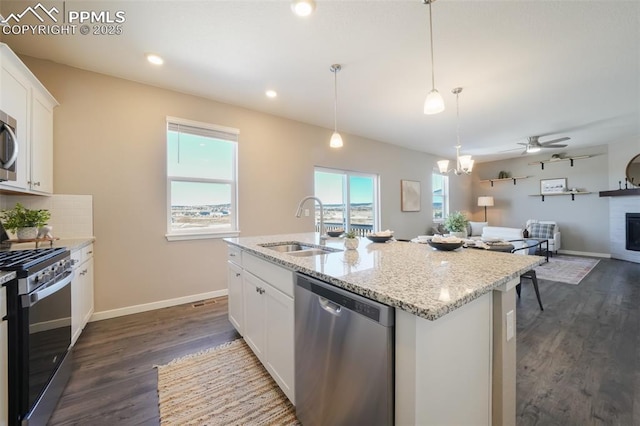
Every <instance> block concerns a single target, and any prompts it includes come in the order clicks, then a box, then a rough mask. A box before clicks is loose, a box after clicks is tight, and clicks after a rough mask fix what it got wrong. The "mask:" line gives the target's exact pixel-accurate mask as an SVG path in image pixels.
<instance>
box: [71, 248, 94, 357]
mask: <svg viewBox="0 0 640 426" xmlns="http://www.w3.org/2000/svg"><path fill="white" fill-rule="evenodd" d="M71 259H72V260H73V261H74V272H75V277H74V278H73V281H71V344H72V345H74V344H75V343H76V341H77V340H78V337H80V333H81V332H82V330H83V329H84V327H85V325H87V322H89V319H90V318H91V314H93V244H90V245H88V246H87V247H84V248H82V249H78V250H74V251H72V252H71Z"/></svg>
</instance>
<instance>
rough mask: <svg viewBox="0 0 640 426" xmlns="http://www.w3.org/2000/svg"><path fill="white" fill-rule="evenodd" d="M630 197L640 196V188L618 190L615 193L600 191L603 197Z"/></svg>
mask: <svg viewBox="0 0 640 426" xmlns="http://www.w3.org/2000/svg"><path fill="white" fill-rule="evenodd" d="M629 195H640V188H632V189H616V190H613V191H600V196H601V197H623V196H629Z"/></svg>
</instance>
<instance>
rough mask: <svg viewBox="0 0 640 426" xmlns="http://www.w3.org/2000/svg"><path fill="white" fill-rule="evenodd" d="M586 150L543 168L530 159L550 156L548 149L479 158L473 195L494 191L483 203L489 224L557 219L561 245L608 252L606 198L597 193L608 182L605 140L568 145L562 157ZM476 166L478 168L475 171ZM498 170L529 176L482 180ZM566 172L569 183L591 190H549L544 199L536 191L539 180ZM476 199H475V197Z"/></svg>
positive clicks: (586, 251)
mask: <svg viewBox="0 0 640 426" xmlns="http://www.w3.org/2000/svg"><path fill="white" fill-rule="evenodd" d="M581 155H590V156H591V157H590V158H586V159H583V160H575V161H574V165H573V167H571V165H570V162H568V161H561V162H556V163H546V164H545V166H544V170H541V167H540V164H536V165H530V164H529V163H531V162H534V161H541V160H548V159H549V158H550V157H551V154H549V153H546V152H544V150H543V151H542V152H541V153H540V154H539V155H526V156H522V157H519V158H513V159H509V160H503V161H493V162H488V163H481V164H478V165H477V166H476V168H475V170H474V172H475V173H474V183H473V200H476V201H477V197H478V196H481V195H492V196H493V197H494V204H495V205H494V206H493V207H487V217H488V221H489V224H490V225H495V226H508V227H517V228H524V225H525V223H526V221H527V219H539V220H555V221H557V222H558V225H559V227H560V231H561V232H562V247H561V251H565V252H567V251H568V252H579V253H583V254H593V255H599V256H608V255H609V253H610V248H609V238H608V229H609V206H608V201H607V199H605V198H600V197H599V196H598V192H599V191H605V190H607V189H610V185H609V159H608V157H609V149H608V147H607V145H600V146H596V147H590V148H584V149H570V148H568V149H567V150H566V152H565V153H564V154H563V156H564V157H570V156H581ZM476 171H477V172H476ZM500 171H507V172H509V173H510V174H511V176H513V177H515V176H527V179H522V180H517V181H516V185H513V183H512V181H500V182H495V183H494V186H493V187H491V185H490V183H489V182H480V180H484V179H490V178H497V177H498V174H499V173H500ZM552 178H567V185H568V187H569V188H573V187H576V188H578V189H581V190H585V191H590V192H591V194H587V195H576V196H575V201H571V197H570V196H566V195H562V196H548V197H545V200H544V202H543V201H541V197H539V196H532V194H539V193H540V180H541V179H552ZM474 204H476V203H474ZM475 209H476V210H475V211H476V214H475V218H476V219H478V220H481V219H483V218H484V209H483V208H482V207H475Z"/></svg>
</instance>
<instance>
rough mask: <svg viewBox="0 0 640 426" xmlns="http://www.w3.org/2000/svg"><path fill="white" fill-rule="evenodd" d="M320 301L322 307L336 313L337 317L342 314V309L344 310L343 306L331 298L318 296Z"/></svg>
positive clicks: (333, 313) (332, 313)
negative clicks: (330, 299)
mask: <svg viewBox="0 0 640 426" xmlns="http://www.w3.org/2000/svg"><path fill="white" fill-rule="evenodd" d="M318 303H319V304H320V307H321V308H322V309H324V310H325V311H327V312H329V313H330V314H331V315H335V316H337V317H339V316H340V311H342V306H340V305H338V304H337V303H333V302H331V301H329V299H325V298H324V297H322V296H318Z"/></svg>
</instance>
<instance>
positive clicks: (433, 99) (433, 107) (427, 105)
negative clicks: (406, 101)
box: [424, 89, 444, 115]
mask: <svg viewBox="0 0 640 426" xmlns="http://www.w3.org/2000/svg"><path fill="white" fill-rule="evenodd" d="M442 111H444V99H442V95H441V94H440V92H438V91H437V90H436V89H433V90H432V91H430V92H429V94H428V95H427V99H426V100H425V101H424V113H425V114H427V115H429V114H437V113H439V112H442Z"/></svg>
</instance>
